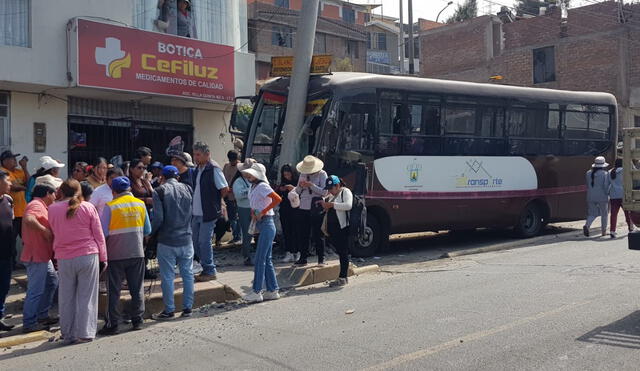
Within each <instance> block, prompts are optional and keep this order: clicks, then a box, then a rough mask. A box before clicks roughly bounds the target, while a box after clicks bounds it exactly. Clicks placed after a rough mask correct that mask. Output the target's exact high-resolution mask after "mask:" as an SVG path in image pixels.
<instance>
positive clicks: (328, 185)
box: [324, 175, 340, 190]
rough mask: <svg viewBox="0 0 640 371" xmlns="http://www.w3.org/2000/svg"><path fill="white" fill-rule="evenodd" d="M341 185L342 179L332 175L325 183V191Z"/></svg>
mask: <svg viewBox="0 0 640 371" xmlns="http://www.w3.org/2000/svg"><path fill="white" fill-rule="evenodd" d="M339 184H340V178H338V177H337V176H335V175H332V176H330V177H328V178H327V181H326V182H325V187H324V189H326V190H329V189H331V188H333V187H335V186H337V185H339Z"/></svg>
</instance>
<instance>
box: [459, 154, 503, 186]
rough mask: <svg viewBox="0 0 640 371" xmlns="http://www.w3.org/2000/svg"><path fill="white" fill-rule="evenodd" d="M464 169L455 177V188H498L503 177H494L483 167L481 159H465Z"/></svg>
mask: <svg viewBox="0 0 640 371" xmlns="http://www.w3.org/2000/svg"><path fill="white" fill-rule="evenodd" d="M465 165H466V168H465V170H464V171H463V172H462V173H461V174H460V176H458V177H457V178H456V188H470V187H482V188H485V187H486V188H499V187H502V183H503V179H502V178H495V177H493V176H491V174H490V173H489V172H488V171H487V169H486V168H485V167H484V164H483V162H482V161H478V160H477V159H473V160H467V161H465Z"/></svg>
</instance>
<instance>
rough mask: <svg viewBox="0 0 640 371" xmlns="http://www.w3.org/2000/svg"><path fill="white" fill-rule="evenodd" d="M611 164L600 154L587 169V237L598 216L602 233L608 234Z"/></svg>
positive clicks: (585, 232) (585, 230)
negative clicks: (609, 170) (608, 168)
mask: <svg viewBox="0 0 640 371" xmlns="http://www.w3.org/2000/svg"><path fill="white" fill-rule="evenodd" d="M608 166H609V164H608V163H607V161H606V160H605V158H604V157H603V156H598V157H596V159H595V160H594V161H593V165H591V170H589V171H587V174H586V176H585V180H586V183H587V223H586V224H585V225H584V227H582V231H583V233H584V235H585V236H586V237H589V228H591V223H593V221H594V220H596V218H598V217H600V222H601V224H600V225H601V230H602V235H603V236H606V235H607V222H608V219H609V218H608V216H609V185H610V181H609V172H608V171H607V167H608Z"/></svg>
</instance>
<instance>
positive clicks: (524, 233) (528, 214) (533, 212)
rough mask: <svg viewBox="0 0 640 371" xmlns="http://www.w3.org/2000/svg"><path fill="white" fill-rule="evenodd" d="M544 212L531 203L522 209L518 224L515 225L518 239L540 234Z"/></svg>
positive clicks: (536, 204)
mask: <svg viewBox="0 0 640 371" xmlns="http://www.w3.org/2000/svg"><path fill="white" fill-rule="evenodd" d="M544 219H545V218H544V210H543V209H542V207H541V206H540V205H539V204H538V203H536V202H531V203H529V204H528V205H527V207H525V208H524V210H523V212H522V214H521V215H520V219H519V220H518V224H517V225H516V228H515V230H516V233H517V234H518V236H519V237H522V238H529V237H533V236H536V235H538V234H540V232H541V231H542V228H544V224H545V221H544Z"/></svg>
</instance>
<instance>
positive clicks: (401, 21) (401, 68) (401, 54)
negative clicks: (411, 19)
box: [398, 0, 405, 75]
mask: <svg viewBox="0 0 640 371" xmlns="http://www.w3.org/2000/svg"><path fill="white" fill-rule="evenodd" d="M402 3H404V0H400V39H399V40H398V45H399V46H400V73H401V74H403V75H404V72H405V71H404V59H405V55H404V14H403V13H404V11H403V9H402Z"/></svg>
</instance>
